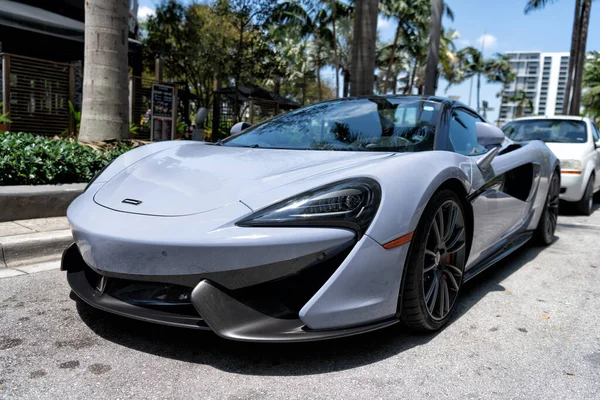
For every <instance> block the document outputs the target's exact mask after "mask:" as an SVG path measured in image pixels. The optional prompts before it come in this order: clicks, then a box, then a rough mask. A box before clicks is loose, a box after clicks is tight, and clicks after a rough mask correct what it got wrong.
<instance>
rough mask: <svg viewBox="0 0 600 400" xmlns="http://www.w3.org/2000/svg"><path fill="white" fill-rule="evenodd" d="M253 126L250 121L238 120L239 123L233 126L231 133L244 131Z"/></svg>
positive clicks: (235, 133)
mask: <svg viewBox="0 0 600 400" xmlns="http://www.w3.org/2000/svg"><path fill="white" fill-rule="evenodd" d="M251 126H252V124H251V123H249V122H238V123H237V124H235V125H234V126H232V127H231V130H230V131H229V133H231V134H232V135H237V134H238V133H242V132H243V131H245V130H246V129H248V128H250V127H251Z"/></svg>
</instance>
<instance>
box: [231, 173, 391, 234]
mask: <svg viewBox="0 0 600 400" xmlns="http://www.w3.org/2000/svg"><path fill="white" fill-rule="evenodd" d="M380 201H381V187H380V186H379V184H378V183H377V182H376V181H375V180H373V179H369V178H357V179H349V180H345V181H341V182H337V183H333V184H329V185H326V186H322V187H320V188H317V189H314V190H311V191H308V192H305V193H302V194H299V195H297V196H295V197H292V198H290V199H287V200H284V201H281V202H279V203H277V204H274V205H272V206H270V207H267V208H264V209H262V210H260V211H257V212H256V213H254V214H252V215H250V216H249V217H247V218H244V219H243V220H241V221H239V222H238V223H237V225H238V226H271V227H281V226H321V227H342V228H349V229H352V230H354V231H356V232H357V234H358V236H359V238H360V236H362V235H363V233H364V232H365V230H366V229H367V228H368V226H369V224H370V223H371V221H372V220H373V217H374V216H375V213H376V212H377V208H378V207H379V202H380Z"/></svg>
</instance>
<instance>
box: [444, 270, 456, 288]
mask: <svg viewBox="0 0 600 400" xmlns="http://www.w3.org/2000/svg"><path fill="white" fill-rule="evenodd" d="M457 269H458V268H457ZM446 276H447V277H448V280H450V283H451V284H452V287H454V290H458V282H456V279H454V275H452V272H449V273H446Z"/></svg>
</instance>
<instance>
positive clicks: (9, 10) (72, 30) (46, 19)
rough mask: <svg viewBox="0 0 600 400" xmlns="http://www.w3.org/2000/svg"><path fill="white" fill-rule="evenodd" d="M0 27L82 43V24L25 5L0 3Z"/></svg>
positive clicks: (9, 2) (83, 29)
mask: <svg viewBox="0 0 600 400" xmlns="http://www.w3.org/2000/svg"><path fill="white" fill-rule="evenodd" d="M0 25H4V26H9V27H12V28H17V29H23V30H27V31H31V32H37V33H40V34H43V35H50V36H56V37H60V38H63V39H68V40H76V41H78V42H83V37H84V31H85V25H84V23H83V22H80V21H77V20H74V19H71V18H67V17H64V16H62V15H60V14H56V13H53V12H50V11H46V10H43V9H41V8H37V7H32V6H30V5H27V4H22V3H17V2H14V1H8V0H3V1H1V2H0Z"/></svg>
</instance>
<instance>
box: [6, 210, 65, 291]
mask: <svg viewBox="0 0 600 400" xmlns="http://www.w3.org/2000/svg"><path fill="white" fill-rule="evenodd" d="M72 241H73V238H72V236H71V231H70V227H69V222H68V221H67V217H53V218H36V219H28V220H20V221H11V222H0V279H2V278H7V277H11V276H17V275H24V274H30V273H36V272H40V271H45V270H49V269H55V268H56V267H57V266H58V265H59V264H57V262H56V260H59V259H60V257H61V255H62V252H63V250H64V248H65V247H66V246H68V244H69V243H71V242H72Z"/></svg>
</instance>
